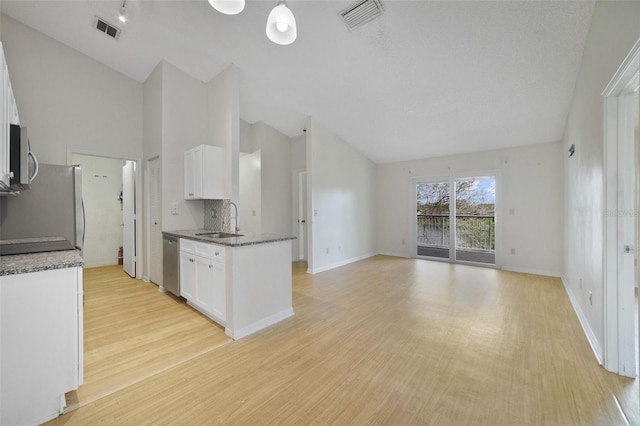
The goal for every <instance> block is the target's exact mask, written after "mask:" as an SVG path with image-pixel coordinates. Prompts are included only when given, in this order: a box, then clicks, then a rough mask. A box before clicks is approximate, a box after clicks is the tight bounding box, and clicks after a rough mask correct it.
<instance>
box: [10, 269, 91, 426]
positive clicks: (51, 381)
mask: <svg viewBox="0 0 640 426" xmlns="http://www.w3.org/2000/svg"><path fill="white" fill-rule="evenodd" d="M0 309H1V310H0V339H1V343H0V374H1V377H0V399H1V401H0V404H1V407H0V408H1V415H0V424H3V425H5V424H6V425H14V424H15V425H31V424H39V423H43V422H45V421H47V420H50V419H52V418H55V417H57V416H58V415H59V414H60V413H61V412H62V410H63V408H64V406H65V397H64V395H65V393H66V392H69V391H72V390H75V389H77V388H78V386H79V385H80V384H82V362H83V359H82V350H83V344H82V341H83V339H82V332H83V327H82V268H78V267H74V268H65V269H56V270H50V271H40V272H32V273H25V274H15V275H7V276H0Z"/></svg>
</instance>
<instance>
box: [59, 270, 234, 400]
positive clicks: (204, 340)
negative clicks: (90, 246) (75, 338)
mask: <svg viewBox="0 0 640 426" xmlns="http://www.w3.org/2000/svg"><path fill="white" fill-rule="evenodd" d="M84 331H85V332H84V346H85V347H84V357H85V358H84V384H83V385H82V386H81V387H80V388H79V389H78V390H77V391H76V392H71V393H70V394H67V405H68V407H67V411H70V410H74V409H76V408H77V407H78V406H84V405H87V404H90V403H92V402H93V401H96V400H97V399H100V398H102V397H104V396H106V395H110V394H112V393H114V392H115V391H118V390H120V389H124V388H126V387H128V386H131V385H132V384H134V383H137V382H139V381H141V380H144V379H146V378H148V377H151V376H153V375H155V374H158V373H160V372H162V371H164V370H166V369H168V368H170V367H173V366H175V365H177V364H180V363H182V362H184V361H185V360H188V359H191V358H194V357H196V356H198V355H201V354H203V353H205V352H208V351H210V350H213V349H215V348H217V347H218V346H220V345H223V344H225V343H228V342H231V341H232V340H231V339H229V338H228V337H227V336H226V335H225V334H224V328H222V327H221V326H219V325H218V324H216V323H215V322H213V321H211V320H209V319H208V318H206V317H204V316H203V315H200V314H198V313H196V312H195V311H194V310H193V309H191V308H190V307H189V306H187V305H186V304H185V302H184V300H182V299H179V298H176V297H171V296H170V295H169V294H165V293H160V292H158V286H156V285H155V284H151V283H145V282H144V281H141V280H135V279H132V278H130V277H129V276H128V275H127V274H126V273H124V272H123V270H122V266H117V265H116V266H107V267H100V268H90V269H85V270H84Z"/></svg>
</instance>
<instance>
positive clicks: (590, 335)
mask: <svg viewBox="0 0 640 426" xmlns="http://www.w3.org/2000/svg"><path fill="white" fill-rule="evenodd" d="M562 285H563V286H564V291H565V292H566V293H567V296H569V301H570V302H571V306H573V310H574V312H575V313H576V315H577V317H578V321H580V325H581V326H582V330H583V331H584V334H585V336H586V337H587V341H588V342H589V346H591V350H592V351H593V354H594V355H595V356H596V359H597V360H598V363H599V364H600V365H603V360H604V358H603V357H602V347H600V345H599V343H598V339H597V338H596V335H595V333H594V332H593V329H592V328H591V326H590V325H589V321H587V317H586V316H585V315H584V313H583V312H582V308H580V304H579V303H578V301H577V300H576V298H575V296H574V295H573V292H572V291H571V289H570V288H569V286H568V285H567V282H566V281H565V279H564V277H562Z"/></svg>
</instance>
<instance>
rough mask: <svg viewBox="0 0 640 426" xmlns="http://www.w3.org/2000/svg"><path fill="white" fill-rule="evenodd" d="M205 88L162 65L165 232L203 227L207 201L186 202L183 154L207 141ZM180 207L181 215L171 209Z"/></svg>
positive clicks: (163, 218)
mask: <svg viewBox="0 0 640 426" xmlns="http://www.w3.org/2000/svg"><path fill="white" fill-rule="evenodd" d="M207 131H208V130H207V90H206V85H205V84H204V83H202V82H201V81H199V80H196V79H195V78H193V77H191V76H189V75H188V74H186V73H184V72H183V71H181V70H179V69H178V68H176V67H175V66H173V65H171V64H169V63H167V62H165V61H163V62H162V154H161V159H162V229H163V230H176V229H194V228H202V227H203V226H204V202H203V201H202V200H194V201H187V200H185V199H184V151H186V150H188V149H191V148H193V147H195V146H198V145H202V144H205V143H206V142H207ZM173 206H177V207H178V214H177V215H175V214H172V213H171V208H172V207H173Z"/></svg>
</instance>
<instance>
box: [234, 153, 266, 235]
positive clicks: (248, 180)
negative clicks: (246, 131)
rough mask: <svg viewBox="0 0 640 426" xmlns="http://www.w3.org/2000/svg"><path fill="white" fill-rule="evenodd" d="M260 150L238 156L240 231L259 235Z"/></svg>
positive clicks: (245, 233)
mask: <svg viewBox="0 0 640 426" xmlns="http://www.w3.org/2000/svg"><path fill="white" fill-rule="evenodd" d="M260 162H261V159H260V150H258V151H256V152H254V153H252V154H245V155H243V156H241V157H240V190H239V200H238V213H239V216H240V230H241V231H240V233H241V234H243V235H250V236H254V235H259V234H261V233H262V226H261V218H262V179H261V174H262V173H261V164H260Z"/></svg>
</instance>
